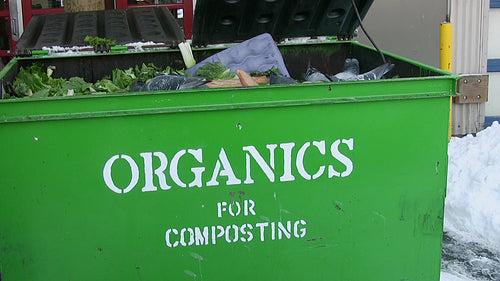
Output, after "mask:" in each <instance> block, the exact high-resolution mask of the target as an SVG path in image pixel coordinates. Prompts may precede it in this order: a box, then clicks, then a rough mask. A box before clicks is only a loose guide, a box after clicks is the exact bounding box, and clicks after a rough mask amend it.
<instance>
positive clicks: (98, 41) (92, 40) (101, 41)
mask: <svg viewBox="0 0 500 281" xmlns="http://www.w3.org/2000/svg"><path fill="white" fill-rule="evenodd" d="M84 41H85V42H88V43H89V44H90V46H92V47H95V46H99V45H107V46H110V47H111V46H114V45H115V44H116V40H111V39H107V38H100V37H93V36H89V35H87V36H86V37H85V39H84Z"/></svg>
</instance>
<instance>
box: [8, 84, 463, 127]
mask: <svg viewBox="0 0 500 281" xmlns="http://www.w3.org/2000/svg"><path fill="white" fill-rule="evenodd" d="M428 78H429V77H427V79H418V80H417V79H398V80H390V82H392V84H394V85H398V84H400V83H401V82H406V83H408V82H409V81H408V80H410V82H413V84H415V83H419V82H425V83H424V84H425V85H426V86H427V85H428V84H429V82H428V81H427V80H428ZM432 78H435V79H433V80H435V81H436V82H438V81H439V82H443V83H448V84H449V90H448V91H443V87H437V88H427V89H425V90H422V89H420V90H421V91H417V92H411V93H407V92H406V93H399V94H398V93H396V94H394V93H385V94H384V93H382V94H376V91H375V90H374V94H365V95H359V96H346V95H344V96H342V95H336V94H338V92H339V90H340V91H341V92H342V91H344V92H347V89H349V88H351V87H352V86H356V87H358V88H364V89H363V90H365V91H369V90H371V89H376V88H377V87H375V85H377V84H380V85H384V86H383V87H385V88H386V86H385V84H386V83H387V80H376V81H360V82H340V83H318V84H297V85H274V86H258V87H252V88H238V89H235V88H226V89H218V90H217V91H214V90H213V89H201V90H200V89H197V90H186V91H182V92H180V91H177V92H148V93H131V94H126V95H123V94H103V95H90V96H79V97H60V98H59V97H54V98H44V99H31V98H24V99H14V100H5V101H2V102H0V123H17V122H33V121H51V120H65V119H85V118H103V117H114V116H133V115H150V114H167V113H182V112H202V111H221V110H237V109H254V108H272V107H290V106H308V105H326V104H342V103H350V102H375V101H393V100H412V99H424V98H442V97H451V96H454V95H455V91H454V87H455V85H456V83H454V82H452V81H454V79H450V78H449V77H445V78H444V79H443V77H432ZM450 81H451V82H450ZM432 84H435V83H432ZM438 84H439V85H442V84H441V83H438ZM302 87H306V88H309V87H314V88H317V89H315V90H314V92H315V93H317V92H321V94H317V95H316V96H312V97H311V96H309V97H307V96H305V94H302V96H300V93H299V92H301V89H302ZM404 87H408V86H407V85H405V86H404ZM247 90H252V91H253V92H252V93H248V92H247ZM292 90H293V91H295V93H294V94H293V95H290V96H286V95H283V92H282V91H287V92H289V91H292ZM417 90H418V89H417ZM255 91H258V92H255ZM276 91H277V92H281V93H277V94H276V93H275V92H276ZM379 91H380V90H379ZM325 93H326V95H325ZM332 93H333V94H334V95H335V96H332ZM193 94H194V95H193ZM207 94H208V95H210V96H206V95H207ZM199 95H205V97H207V98H209V99H208V100H197V103H190V102H189V101H192V100H193V97H192V96H195V97H194V99H195V100H196V97H199ZM215 95H218V97H214V96H215ZM185 97H186V98H185ZM254 97H257V98H254ZM102 98H106V99H112V100H115V101H123V103H124V104H127V105H130V104H136V103H131V102H130V99H141V101H142V104H141V106H138V107H137V108H131V107H130V106H124V107H123V108H113V107H112V106H113V105H115V104H116V102H103V100H102ZM258 98H260V99H258ZM213 99H215V102H213V103H210V102H211V101H213ZM33 102H34V103H35V104H33ZM94 102H96V103H99V105H100V106H99V108H97V109H95V107H94V106H95V104H94ZM86 103H90V104H86ZM147 103H149V104H147ZM64 104H66V105H69V106H64ZM146 104H147V106H146V107H144V105H146ZM14 105H16V106H14ZM80 105H81V106H80ZM2 106H4V108H2ZM13 106H14V107H18V108H12V107H13ZM50 106H54V107H56V110H52V111H51V109H53V108H51V107H50ZM71 106H75V107H77V108H78V110H76V109H75V110H74V111H71ZM19 107H20V108H19ZM33 108H36V109H37V110H38V112H36V110H35V112H33ZM61 108H62V109H61ZM5 109H8V110H9V111H10V113H9V112H6V111H5ZM63 109H64V110H63ZM90 109H92V110H90ZM23 111H24V114H23ZM30 111H31V112H30Z"/></svg>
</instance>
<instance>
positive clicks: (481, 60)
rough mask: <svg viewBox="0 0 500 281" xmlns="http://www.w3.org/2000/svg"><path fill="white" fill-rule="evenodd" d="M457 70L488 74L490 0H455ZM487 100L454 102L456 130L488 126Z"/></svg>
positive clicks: (462, 132) (456, 132) (462, 131)
mask: <svg viewBox="0 0 500 281" xmlns="http://www.w3.org/2000/svg"><path fill="white" fill-rule="evenodd" d="M451 1H452V2H451V4H452V5H451V6H452V11H451V22H452V23H453V28H454V30H453V37H454V38H453V42H454V43H453V57H454V59H453V72H454V73H457V74H486V73H487V61H488V9H489V5H490V0H451ZM484 116H485V104H484V103H472V104H456V103H454V104H453V119H452V134H453V135H465V134H469V133H477V132H479V131H480V130H482V129H483V128H484Z"/></svg>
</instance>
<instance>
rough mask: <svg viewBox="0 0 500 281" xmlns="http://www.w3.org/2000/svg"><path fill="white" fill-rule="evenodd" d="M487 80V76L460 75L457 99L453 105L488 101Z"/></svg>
mask: <svg viewBox="0 0 500 281" xmlns="http://www.w3.org/2000/svg"><path fill="white" fill-rule="evenodd" d="M488 79H489V76H488V75H487V74H485V75H482V74H466V75H461V76H460V79H459V80H458V82H457V93H458V95H459V96H458V97H456V98H454V102H455V103H483V102H487V101H488Z"/></svg>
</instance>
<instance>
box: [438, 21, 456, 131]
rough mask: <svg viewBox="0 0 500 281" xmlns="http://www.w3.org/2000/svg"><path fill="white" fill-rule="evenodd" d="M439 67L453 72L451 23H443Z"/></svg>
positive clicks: (451, 101) (449, 128) (451, 103)
mask: <svg viewBox="0 0 500 281" xmlns="http://www.w3.org/2000/svg"><path fill="white" fill-rule="evenodd" d="M439 51H440V52H439V58H440V60H439V67H440V68H441V69H442V70H445V71H448V72H453V24H452V23H449V22H444V23H441V30H440V49H439ZM452 105H453V100H452V98H451V97H450V125H449V127H448V138H450V139H451V121H452V116H453V115H452Z"/></svg>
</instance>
